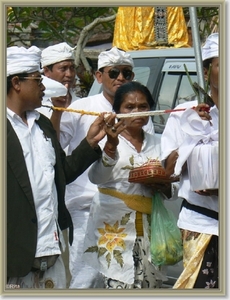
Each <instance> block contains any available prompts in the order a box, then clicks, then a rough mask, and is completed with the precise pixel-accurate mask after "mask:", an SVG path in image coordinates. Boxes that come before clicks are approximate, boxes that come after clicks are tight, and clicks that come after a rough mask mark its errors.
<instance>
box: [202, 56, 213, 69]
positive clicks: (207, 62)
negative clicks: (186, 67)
mask: <svg viewBox="0 0 230 300" xmlns="http://www.w3.org/2000/svg"><path fill="white" fill-rule="evenodd" d="M213 58H214V57H212V58H208V59H205V60H204V61H203V67H204V68H205V69H207V70H208V69H209V66H210V64H211V63H212V60H213Z"/></svg>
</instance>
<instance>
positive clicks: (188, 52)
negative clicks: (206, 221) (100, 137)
mask: <svg viewBox="0 0 230 300" xmlns="http://www.w3.org/2000/svg"><path fill="white" fill-rule="evenodd" d="M129 53H130V54H131V56H132V58H133V60H134V70H133V71H134V73H135V77H134V80H136V81H139V82H141V83H142V84H144V85H146V86H147V87H148V89H149V90H150V92H151V93H152V95H153V99H154V100H155V104H154V107H152V108H151V110H166V109H173V108H174V107H175V106H177V105H178V104H180V103H183V102H185V101H191V100H194V98H195V96H196V95H195V93H194V91H193V89H192V87H191V85H190V83H189V80H188V76H187V74H186V71H185V65H186V68H187V70H188V72H189V76H190V78H191V80H192V82H198V81H197V73H196V61H195V53H194V49H193V48H179V49H175V48H170V49H156V50H155V49H153V50H138V51H129ZM101 91H102V88H101V85H100V84H99V83H98V82H97V81H96V80H95V82H94V83H93V85H92V87H91V90H90V92H89V95H94V94H98V93H100V92H101ZM167 119H168V114H164V115H159V116H153V117H152V120H153V123H154V128H155V132H156V133H157V134H161V133H162V132H163V130H164V126H165V124H166V122H167ZM165 205H166V207H167V208H168V209H170V210H172V211H173V212H174V214H175V216H176V217H178V214H179V211H180V206H181V199H179V198H178V200H176V201H165ZM182 270H183V266H182V261H181V262H179V263H177V264H176V265H173V266H168V267H167V277H168V281H167V282H165V285H164V286H165V287H167V286H168V287H171V286H172V285H173V284H174V283H175V281H176V279H177V278H178V276H179V275H180V273H181V272H182Z"/></svg>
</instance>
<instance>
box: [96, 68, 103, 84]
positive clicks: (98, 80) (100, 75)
mask: <svg viewBox="0 0 230 300" xmlns="http://www.w3.org/2000/svg"><path fill="white" fill-rule="evenodd" d="M95 77H96V79H97V82H98V83H102V73H101V72H100V71H96V72H95Z"/></svg>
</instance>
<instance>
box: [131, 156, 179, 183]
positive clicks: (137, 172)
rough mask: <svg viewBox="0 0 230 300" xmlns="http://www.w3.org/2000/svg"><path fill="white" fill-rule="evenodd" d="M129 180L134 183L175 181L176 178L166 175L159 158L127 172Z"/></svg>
mask: <svg viewBox="0 0 230 300" xmlns="http://www.w3.org/2000/svg"><path fill="white" fill-rule="evenodd" d="M128 180H129V182H136V183H144V184H151V183H161V182H162V183H164V182H173V181H177V180H178V178H174V177H169V176H166V173H165V169H164V168H163V167H162V166H161V163H160V161H159V160H155V159H153V160H149V161H148V162H147V163H145V164H143V165H141V166H140V167H136V168H134V169H132V170H131V171H130V172H129V179H128Z"/></svg>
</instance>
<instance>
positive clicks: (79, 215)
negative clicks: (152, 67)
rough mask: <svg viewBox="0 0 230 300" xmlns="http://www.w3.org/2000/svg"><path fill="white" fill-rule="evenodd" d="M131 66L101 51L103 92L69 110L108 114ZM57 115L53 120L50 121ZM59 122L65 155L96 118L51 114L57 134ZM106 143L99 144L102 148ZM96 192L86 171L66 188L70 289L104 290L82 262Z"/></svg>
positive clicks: (122, 56) (121, 54) (120, 55)
mask: <svg viewBox="0 0 230 300" xmlns="http://www.w3.org/2000/svg"><path fill="white" fill-rule="evenodd" d="M133 67H134V62H133V59H132V58H131V56H130V54H128V53H126V52H125V51H122V50H120V49H118V48H116V47H113V48H112V49H110V50H109V51H103V52H101V53H100V54H99V57H98V69H97V71H96V72H95V77H96V79H97V81H98V82H99V83H100V84H102V87H103V91H102V93H100V94H97V95H94V96H89V97H86V98H82V99H79V100H78V101H75V102H74V103H72V104H71V105H70V106H69V107H68V108H70V109H75V110H76V109H77V110H85V111H90V112H111V111H112V104H113V99H114V94H115V92H116V90H117V89H118V88H119V86H121V85H122V84H124V83H126V82H129V81H132V80H133V78H134V73H133V71H132V70H133ZM54 115H56V118H53V117H54ZM58 118H59V119H60V118H61V125H60V143H61V145H62V147H66V146H67V145H68V146H69V148H68V151H69V153H71V151H72V150H73V149H74V147H75V145H78V143H79V141H80V140H81V137H82V136H85V132H87V130H88V128H89V126H90V124H91V123H92V122H93V121H94V119H95V116H92V115H86V114H84V115H81V114H78V113H75V112H72V113H70V112H64V113H63V114H62V116H61V113H60V112H57V111H56V112H53V116H52V122H53V121H54V119H56V121H55V122H53V124H54V126H55V128H56V130H57V131H58V126H57V124H58V122H57V120H58ZM144 129H146V131H148V132H150V133H154V127H153V124H152V121H151V119H149V123H148V124H147V125H146V126H145V128H144ZM104 142H105V141H102V143H101V144H100V145H101V146H102V145H103V144H104ZM96 191H97V186H96V185H94V184H92V183H91V182H90V181H89V179H88V171H86V172H84V174H82V176H80V177H79V178H78V180H76V181H74V182H73V183H72V184H69V185H68V187H67V191H66V205H67V207H68V209H69V211H70V214H71V216H72V219H73V223H74V228H75V231H74V242H73V245H72V246H71V247H70V249H69V251H70V261H69V263H70V272H71V275H72V280H71V283H70V288H103V287H104V283H103V277H102V276H101V274H99V273H98V272H96V271H95V270H94V269H93V268H92V267H90V266H88V265H87V264H86V263H85V262H84V261H83V259H82V251H83V240H84V236H85V231H86V226H87V221H88V218H89V210H90V204H91V202H92V199H93V196H94V194H95V192H96Z"/></svg>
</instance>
